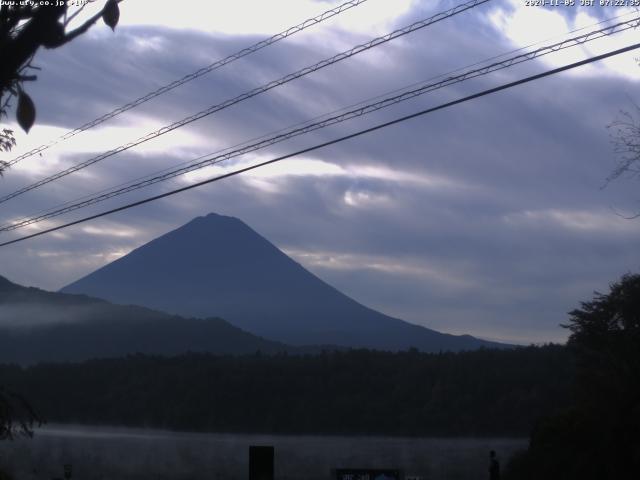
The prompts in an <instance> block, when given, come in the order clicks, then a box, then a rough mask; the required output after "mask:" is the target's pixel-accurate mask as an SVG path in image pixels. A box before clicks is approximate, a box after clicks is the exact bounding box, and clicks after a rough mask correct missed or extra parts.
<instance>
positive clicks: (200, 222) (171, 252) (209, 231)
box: [62, 213, 497, 351]
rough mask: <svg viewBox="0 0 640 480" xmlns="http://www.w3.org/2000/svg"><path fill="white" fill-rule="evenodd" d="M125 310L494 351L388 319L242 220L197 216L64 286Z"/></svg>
mask: <svg viewBox="0 0 640 480" xmlns="http://www.w3.org/2000/svg"><path fill="white" fill-rule="evenodd" d="M62 291H63V292H66V293H84V294H87V295H91V296H95V297H99V298H104V299H106V300H109V301H112V302H115V303H120V304H136V305H142V306H146V307H150V308H154V309H157V310H162V311H165V312H168V313H172V314H177V315H182V316H188V317H200V318H206V317H214V316H215V317H221V318H224V319H225V320H227V321H229V322H230V323H232V324H234V325H236V326H238V327H240V328H242V329H244V330H246V331H249V332H251V333H254V334H257V335H260V336H262V337H265V338H269V339H272V340H278V341H281V342H286V343H290V344H294V345H303V344H316V345H317V344H333V345H340V346H347V347H366V348H379V349H385V350H399V349H406V348H409V347H411V346H414V347H417V348H419V349H421V350H425V351H439V350H460V349H473V348H477V347H480V346H492V345H497V344H491V343H490V342H484V341H481V340H478V339H476V338H473V337H471V336H454V335H447V334H442V333H439V332H435V331H433V330H429V329H427V328H424V327H420V326H417V325H412V324H409V323H407V322H404V321H402V320H399V319H396V318H392V317H389V316H386V315H383V314H382V313H380V312H376V311H375V310H372V309H370V308H367V307H365V306H363V305H361V304H359V303H358V302H356V301H355V300H353V299H351V298H349V297H347V296H346V295H344V294H343V293H341V292H339V291H338V290H336V289H335V288H333V287H332V286H330V285H328V284H327V283H325V282H324V281H322V280H321V279H319V278H318V277H316V276H315V275H313V274H312V273H310V272H309V271H307V270H305V269H304V268H303V267H302V266H301V265H299V264H298V263H296V262H295V261H293V260H292V259H291V258H289V257H288V256H286V255H285V254H284V253H283V252H282V251H280V250H279V249H278V248H277V247H276V246H275V245H273V244H272V243H270V242H269V241H268V240H267V239H266V238H264V237H262V236H261V235H260V234H258V233H257V232H255V231H254V230H253V229H251V227H249V226H248V225H247V224H245V223H244V222H242V221H241V220H239V219H237V218H235V217H228V216H224V215H219V214H216V213H210V214H208V215H206V216H203V217H197V218H195V219H193V220H192V221H190V222H189V223H187V224H186V225H183V226H182V227H180V228H177V229H176V230H173V231H171V232H169V233H167V234H165V235H163V236H161V237H159V238H156V239H155V240H152V241H151V242H149V243H147V244H146V245H143V246H142V247H140V248H138V249H136V250H134V251H132V252H131V253H129V254H128V255H126V256H124V257H121V258H120V259H118V260H116V261H115V262H113V263H111V264H109V265H106V266H105V267H103V268H101V269H99V270H97V271H95V272H93V273H91V274H90V275H87V276H86V277H84V278H82V279H80V280H78V281H77V282H74V283H72V284H71V285H68V286H67V287H65V288H64V289H63V290H62Z"/></svg>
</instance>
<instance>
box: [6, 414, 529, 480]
mask: <svg viewBox="0 0 640 480" xmlns="http://www.w3.org/2000/svg"><path fill="white" fill-rule="evenodd" d="M250 445H273V446H274V447H275V476H276V479H281V480H285V479H286V480H293V479H330V478H332V477H331V470H332V469H333V468H393V469H400V470H402V471H403V472H404V473H405V474H406V475H419V476H421V477H422V478H423V479H424V480H445V479H452V480H453V479H456V480H467V479H468V480H471V479H473V480H476V479H483V478H487V477H488V475H487V464H488V452H489V450H496V451H497V452H498V455H499V457H500V460H501V463H502V464H503V465H504V464H505V463H506V461H507V459H508V458H509V456H510V455H512V454H513V453H514V452H515V451H517V450H520V449H523V448H525V447H526V445H527V440H526V439H523V438H455V439H451V438H403V437H351V436H313V435H236V434H200V433H176V432H168V431H161V430H146V429H129V428H107V427H86V426H70V425H49V426H47V427H45V428H41V429H38V430H37V431H36V435H35V437H34V438H33V439H19V440H16V441H13V442H1V443H0V465H2V466H4V467H5V468H7V469H8V470H10V471H12V472H13V473H14V477H15V480H19V479H20V480H32V479H33V480H35V479H42V480H50V479H52V478H55V477H63V465H64V464H72V465H73V479H78V480H98V479H104V480H106V479H134V478H135V479H141V480H143V479H155V480H162V479H212V480H218V479H247V478H248V476H249V475H248V471H249V466H248V465H249V446H250Z"/></svg>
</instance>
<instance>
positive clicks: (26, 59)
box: [0, 0, 122, 172]
mask: <svg viewBox="0 0 640 480" xmlns="http://www.w3.org/2000/svg"><path fill="white" fill-rule="evenodd" d="M120 1H122V0H106V2H105V3H104V5H103V7H102V9H101V10H100V11H99V12H98V13H96V14H95V15H93V16H92V17H90V18H89V19H87V20H86V21H84V22H83V23H82V24H81V25H80V26H78V27H76V28H74V29H69V28H68V27H69V24H70V23H71V22H72V21H73V20H74V19H75V18H76V17H77V16H78V15H79V14H80V13H81V12H82V11H83V10H84V8H85V7H86V6H87V5H89V4H91V3H94V2H95V0H89V1H88V2H87V3H84V4H83V5H82V6H80V7H78V8H77V9H75V11H74V12H73V13H70V11H69V5H68V2H66V1H64V2H62V1H59V2H56V1H50V2H46V4H44V2H22V1H20V2H18V1H16V2H3V3H2V4H0V119H1V118H2V117H6V116H7V113H8V111H9V109H10V108H11V101H12V99H14V98H16V99H17V105H16V118H17V121H18V124H19V125H20V127H22V128H23V129H24V130H25V131H26V132H28V131H29V129H30V128H31V127H32V126H33V124H34V122H35V119H36V107H35V105H34V103H33V101H32V100H31V97H29V95H28V94H27V93H26V92H25V90H24V84H25V82H31V81H34V80H36V79H37V76H36V75H35V74H34V73H33V72H34V71H35V70H37V67H34V66H33V65H32V64H31V62H32V60H33V58H34V56H35V54H36V52H37V51H38V49H39V48H40V47H44V48H48V49H51V48H58V47H61V46H62V45H64V44H66V43H69V42H70V41H72V40H73V39H75V38H77V37H78V36H80V35H82V34H83V33H85V32H86V31H87V30H89V28H90V27H91V26H92V25H94V24H95V23H96V22H97V21H98V20H99V19H103V21H104V22H105V23H106V24H107V25H109V26H110V27H111V28H112V29H115V27H116V25H117V24H118V20H119V18H120V10H119V7H118V3H120ZM41 3H42V4H41ZM58 3H59V5H57V4H58ZM14 145H15V139H14V137H13V131H11V130H10V129H6V128H5V129H3V130H2V131H1V132H0V150H1V151H5V152H6V151H8V150H10V149H11V148H12V147H13V146H14ZM5 167H6V163H0V172H2V170H3V169H4V168H5Z"/></svg>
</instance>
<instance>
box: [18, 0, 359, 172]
mask: <svg viewBox="0 0 640 480" xmlns="http://www.w3.org/2000/svg"><path fill="white" fill-rule="evenodd" d="M366 1H367V0H350V1H348V2H345V3H343V4H342V5H339V6H337V7H335V8H332V9H331V10H327V11H326V12H323V13H321V14H320V15H318V16H316V17H313V18H308V19H307V20H305V21H304V22H302V23H299V24H298V25H295V26H293V27H290V28H287V29H286V30H284V31H282V32H280V33H277V34H275V35H273V36H271V37H269V38H267V39H266V40H262V41H260V42H258V43H255V44H253V45H251V46H249V47H247V48H244V49H242V50H240V51H238V52H236V53H233V54H231V55H229V56H228V57H225V58H223V59H221V60H218V61H216V62H214V63H212V64H210V65H208V66H206V67H202V68H200V69H199V70H196V71H195V72H193V73H189V74H188V75H185V76H184V77H182V78H180V79H178V80H174V81H173V82H171V83H168V84H166V85H163V86H162V87H160V88H158V89H156V90H154V91H152V92H149V93H147V94H146V95H144V96H142V97H140V98H138V99H136V100H133V101H131V102H129V103H127V104H125V105H122V106H120V107H118V108H116V109H114V110H112V111H110V112H108V113H105V114H104V115H102V116H100V117H98V118H96V119H94V120H91V121H90V122H87V123H85V124H84V125H81V126H79V127H77V128H74V129H73V130H70V131H68V132H67V133H65V134H64V135H61V136H60V137H58V138H56V139H53V140H51V141H50V142H49V143H45V144H43V145H40V146H39V147H37V148H34V149H32V150H29V151H28V152H25V153H23V154H22V155H20V156H18V157H16V158H14V159H12V160H10V161H9V162H7V164H8V165H7V166H11V165H15V164H16V163H18V162H19V161H21V160H24V159H25V158H29V157H31V156H33V155H35V154H36V153H40V152H43V151H45V150H47V149H48V148H50V147H53V146H54V145H57V144H58V143H61V142H64V141H65V140H68V139H69V138H71V137H74V136H76V135H77V134H79V133H81V132H84V131H86V130H89V129H90V128H93V127H95V126H97V125H100V124H101V123H104V122H106V121H107V120H110V119H112V118H113V117H116V116H118V115H120V114H121V113H124V112H126V111H128V110H131V109H132V108H135V107H137V106H138V105H142V104H143V103H145V102H148V101H149V100H151V99H153V98H155V97H158V96H160V95H163V94H165V93H167V92H169V91H171V90H173V89H174V88H177V87H179V86H181V85H184V84H185V83H187V82H190V81H191V80H195V79H196V78H199V77H201V76H203V75H205V74H207V73H210V72H212V71H214V70H217V69H218V68H220V67H223V66H225V65H227V64H229V63H231V62H234V61H236V60H239V59H240V58H243V57H246V56H247V55H250V54H252V53H255V52H257V51H258V50H261V49H263V48H265V47H268V46H269V45H273V44H274V43H276V42H279V41H280V40H284V39H285V38H287V37H290V36H292V35H295V34H296V33H299V32H301V31H303V30H305V29H307V28H309V27H312V26H314V25H317V24H319V23H321V22H323V21H325V20H328V19H329V18H332V17H334V16H336V15H339V14H340V13H342V12H344V11H345V10H349V9H350V8H353V7H356V6H358V5H360V4H362V3H364V2H366Z"/></svg>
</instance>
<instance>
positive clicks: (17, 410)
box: [0, 387, 42, 440]
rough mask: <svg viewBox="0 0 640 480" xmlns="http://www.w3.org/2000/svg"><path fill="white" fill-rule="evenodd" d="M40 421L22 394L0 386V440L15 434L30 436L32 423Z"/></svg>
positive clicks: (10, 437) (39, 422)
mask: <svg viewBox="0 0 640 480" xmlns="http://www.w3.org/2000/svg"><path fill="white" fill-rule="evenodd" d="M41 423H42V422H41V421H40V418H39V417H38V415H37V414H36V412H35V411H34V410H33V408H32V407H31V405H30V404H29V402H28V401H27V400H26V399H25V398H24V397H23V396H21V395H18V394H17V393H14V392H11V391H9V390H6V389H5V388H3V387H0V440H5V439H12V438H13V437H14V436H16V435H27V436H32V435H33V426H34V424H38V425H40V424H41Z"/></svg>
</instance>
